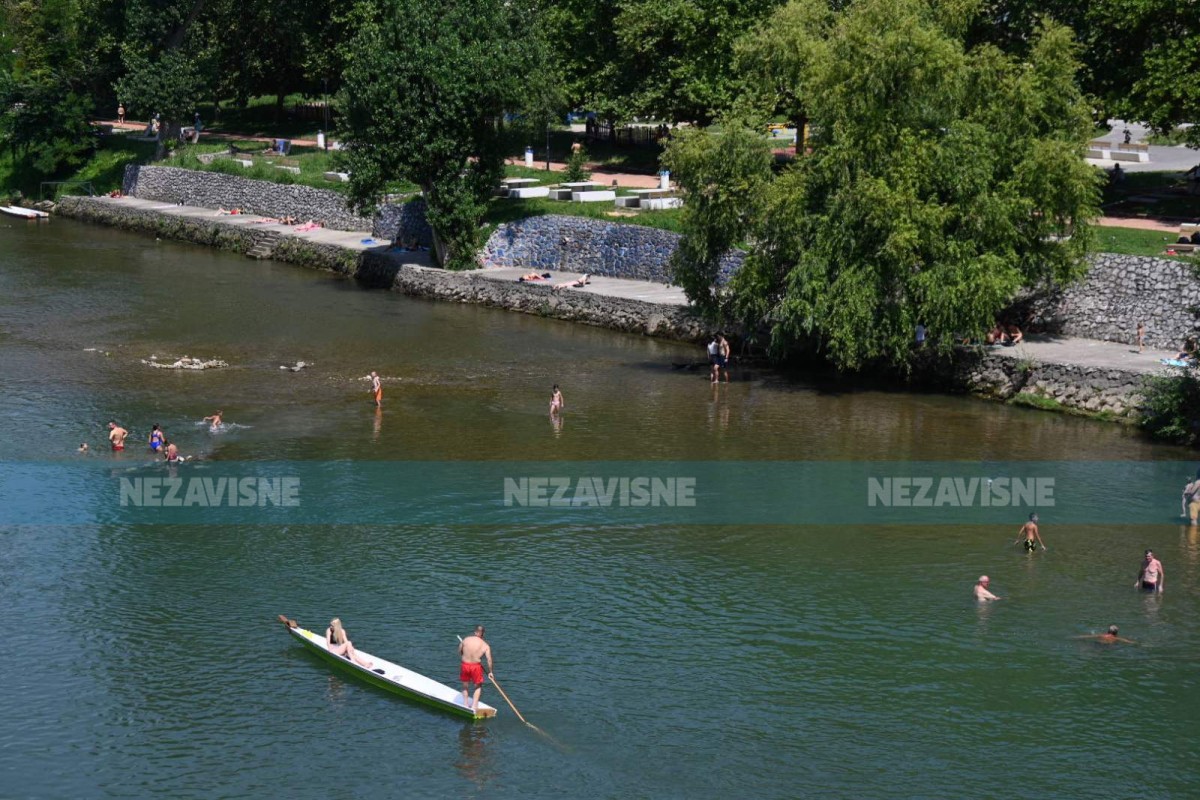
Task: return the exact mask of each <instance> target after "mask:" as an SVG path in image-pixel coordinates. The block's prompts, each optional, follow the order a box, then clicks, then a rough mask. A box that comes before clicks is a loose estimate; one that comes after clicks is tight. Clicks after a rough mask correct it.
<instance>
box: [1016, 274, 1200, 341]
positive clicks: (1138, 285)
mask: <svg viewBox="0 0 1200 800" xmlns="http://www.w3.org/2000/svg"><path fill="white" fill-rule="evenodd" d="M1031 306H1032V313H1033V319H1034V325H1035V326H1036V327H1037V328H1039V329H1042V330H1047V331H1051V332H1055V333H1062V334H1065V335H1067V336H1079V337H1082V338H1085V339H1100V340H1103V341H1108V342H1126V343H1132V342H1133V341H1134V337H1135V334H1136V331H1137V324H1138V322H1139V321H1140V322H1144V323H1145V325H1146V344H1147V345H1149V346H1150V347H1161V348H1164V349H1168V350H1169V349H1173V348H1177V347H1180V346H1181V345H1182V344H1183V342H1184V340H1185V339H1186V338H1187V337H1188V336H1193V335H1197V334H1198V333H1200V315H1198V314H1197V311H1198V310H1200V277H1197V274H1196V266H1195V265H1192V264H1185V263H1182V262H1180V261H1172V260H1170V259H1166V258H1148V257H1145V256H1123V255H1114V254H1111V253H1097V254H1095V255H1093V256H1092V257H1091V269H1090V271H1089V272H1088V275H1087V277H1086V278H1085V279H1084V280H1083V281H1082V282H1081V283H1078V284H1076V285H1075V286H1071V287H1069V288H1067V289H1066V290H1065V291H1059V292H1053V293H1050V294H1048V295H1045V296H1042V297H1039V298H1037V299H1035V300H1034V301H1033V302H1032V303H1031Z"/></svg>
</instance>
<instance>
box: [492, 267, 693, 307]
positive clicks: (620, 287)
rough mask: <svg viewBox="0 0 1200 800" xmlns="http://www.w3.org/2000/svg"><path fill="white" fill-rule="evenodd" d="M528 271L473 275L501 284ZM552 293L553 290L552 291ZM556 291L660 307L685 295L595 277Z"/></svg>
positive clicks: (558, 279) (575, 275) (558, 276)
mask: <svg viewBox="0 0 1200 800" xmlns="http://www.w3.org/2000/svg"><path fill="white" fill-rule="evenodd" d="M530 272H532V270H530V269H528V268H517V267H489V268H487V269H483V270H479V271H478V272H475V273H474V274H475V275H479V276H480V277H483V278H487V279H488V280H494V281H499V282H501V283H511V282H513V281H515V280H516V279H517V278H519V277H521V276H522V275H525V274H527V273H530ZM550 274H551V278H550V280H548V281H545V284H549V285H550V286H556V285H558V284H565V283H570V282H571V281H574V280H577V279H579V278H581V277H583V275H582V273H579V272H551V273H550ZM539 284H541V285H545V284H542V282H541V281H534V282H533V284H532V285H535V286H536V285H539ZM552 291H555V290H553V289H552ZM556 291H561V292H583V293H585V294H599V295H604V296H605V297H619V298H622V299H625V300H641V301H643V302H646V303H658V304H660V305H669V306H686V305H687V304H688V301H687V295H685V294H684V293H683V289H680V288H679V287H678V286H667V285H665V284H662V283H650V282H649V281H635V280H628V279H625V278H605V277H599V276H595V275H593V276H590V277H589V279H588V285H587V286H581V287H579V288H575V287H563V288H561V289H557V290H556Z"/></svg>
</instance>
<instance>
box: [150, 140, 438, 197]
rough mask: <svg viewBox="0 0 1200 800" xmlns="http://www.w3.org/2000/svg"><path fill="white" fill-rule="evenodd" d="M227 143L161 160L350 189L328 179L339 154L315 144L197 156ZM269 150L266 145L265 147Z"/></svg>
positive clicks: (393, 189) (397, 188)
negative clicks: (278, 153)
mask: <svg viewBox="0 0 1200 800" xmlns="http://www.w3.org/2000/svg"><path fill="white" fill-rule="evenodd" d="M237 144H238V147H239V149H240V150H247V149H250V147H251V143H248V142H240V143H237ZM228 149H229V148H228V144H227V143H201V144H197V145H185V146H183V147H181V148H180V149H178V150H177V151H176V152H175V154H174V155H172V156H171V158H169V159H167V160H165V161H163V162H161V165H162V166H164V167H182V168H183V169H194V170H199V171H201V172H221V173H224V174H226V175H237V176H239V177H242V178H252V179H254V180H260V181H270V182H271V183H281V184H285V185H293V184H300V185H302V186H312V187H313V188H316V189H330V190H332V191H335V192H341V193H342V194H345V193H346V192H347V191H348V189H349V184H346V183H343V182H341V181H330V180H327V179H326V178H325V173H326V172H339V171H342V170H341V167H340V165H339V163H338V157H339V155H338V153H336V152H332V151H331V152H325V151H323V150H318V149H316V148H315V147H293V148H292V149H291V152H290V153H289V155H287V156H285V157H282V158H280V157H271V156H268V155H265V154H263V153H244V154H239V155H238V156H237V160H234V159H232V158H217V159H214V160H213V161H212V162H211V163H209V164H205V163H203V162H202V161H200V160H199V158H198V157H197V156H200V155H203V154H205V153H223V152H225V151H227V150H228ZM263 149H264V150H265V149H266V147H265V146H264V147H263ZM242 160H249V161H253V162H254V165H253V166H251V167H243V166H242V165H241V164H240V163H239V161H242ZM280 166H289V167H298V168H299V169H300V174H299V175H297V174H295V173H294V172H292V171H291V170H285V169H279V167H280ZM416 191H417V187H416V186H414V185H413V184H411V183H407V182H402V181H398V182H396V183H394V184H392V185H390V186H389V187H388V192H389V193H391V194H412V193H414V192H416Z"/></svg>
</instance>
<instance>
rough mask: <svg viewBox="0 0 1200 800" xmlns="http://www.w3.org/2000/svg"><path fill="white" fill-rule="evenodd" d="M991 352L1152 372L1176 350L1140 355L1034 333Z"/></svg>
mask: <svg viewBox="0 0 1200 800" xmlns="http://www.w3.org/2000/svg"><path fill="white" fill-rule="evenodd" d="M1131 338H1132V337H1131ZM990 352H992V353H995V354H997V355H1001V356H1008V357H1011V358H1016V359H1032V360H1033V361H1038V362H1041V363H1043V364H1069V365H1078V366H1081V367H1100V368H1101V369H1120V370H1126V371H1129V372H1144V373H1151V372H1160V371H1163V370H1166V369H1168V367H1167V366H1165V365H1164V364H1163V363H1162V361H1161V360H1160V359H1164V358H1174V357H1175V355H1176V353H1177V352H1178V351H1175V350H1170V351H1168V350H1153V349H1151V348H1146V350H1145V352H1142V353H1139V352H1138V351H1137V345H1130V344H1118V343H1117V342H1100V341H1096V340H1095V339H1075V338H1072V337H1069V336H1043V335H1038V334H1034V335H1030V336H1027V337H1026V338H1025V341H1023V342H1022V343H1021V344H1018V345H1016V346H1014V347H993V348H990Z"/></svg>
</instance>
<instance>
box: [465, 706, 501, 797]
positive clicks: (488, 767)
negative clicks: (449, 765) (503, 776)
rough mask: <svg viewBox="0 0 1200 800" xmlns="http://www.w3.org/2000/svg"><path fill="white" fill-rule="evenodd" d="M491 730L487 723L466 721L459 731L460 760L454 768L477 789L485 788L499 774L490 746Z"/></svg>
mask: <svg viewBox="0 0 1200 800" xmlns="http://www.w3.org/2000/svg"><path fill="white" fill-rule="evenodd" d="M489 736H491V731H490V730H489V729H488V727H487V725H486V724H481V723H478V722H464V723H463V724H462V727H461V728H459V731H458V753H459V755H458V760H457V761H455V762H454V768H455V769H457V770H458V771H459V774H461V775H462V776H463V777H464V778H466V779H467V780H468V781H470V783H471V784H473V785H474V786H475V788H476V789H483V788H484V787H485V786H487V785H488V783H490V782H491V781H493V780H494V779H495V778H496V776H497V775H498V774H499V771H498V770H497V768H496V764H495V758H494V757H493V755H492V752H491V749H490V748H489V742H488V737H489Z"/></svg>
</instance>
